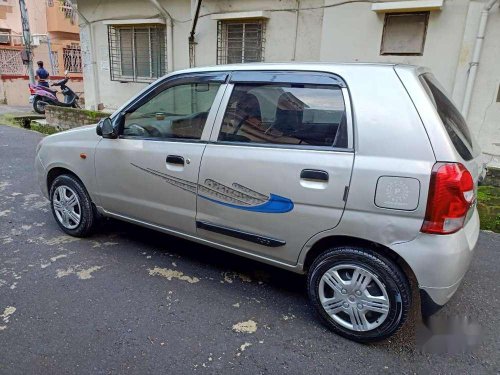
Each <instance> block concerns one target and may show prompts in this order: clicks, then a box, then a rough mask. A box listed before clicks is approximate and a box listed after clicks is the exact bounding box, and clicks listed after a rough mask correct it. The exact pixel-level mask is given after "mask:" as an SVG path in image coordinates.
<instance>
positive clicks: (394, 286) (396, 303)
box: [308, 247, 411, 342]
mask: <svg viewBox="0 0 500 375" xmlns="http://www.w3.org/2000/svg"><path fill="white" fill-rule="evenodd" d="M308 293H309V298H310V299H311V302H312V304H313V305H314V307H315V309H316V311H317V312H318V314H319V316H320V317H321V318H322V320H323V321H324V322H325V323H326V325H327V326H328V327H329V328H330V329H331V330H333V331H334V332H336V333H337V334H339V335H341V336H344V337H346V338H349V339H351V340H354V341H358V342H373V341H379V340H383V339H385V338H387V337H389V336H391V335H393V334H394V333H395V332H396V331H397V330H398V329H399V328H400V327H401V326H402V325H403V323H404V322H405V320H406V318H407V316H408V312H409V310H410V304H411V289H410V285H409V283H408V280H407V279H406V277H405V275H404V274H403V272H402V271H401V269H400V268H399V267H398V266H397V265H396V264H395V263H394V262H392V261H391V260H389V259H387V258H385V257H383V256H381V255H379V254H378V253H375V252H373V251H371V250H368V249H363V248H357V247H339V248H332V249H330V250H327V251H326V252H324V253H323V254H321V255H320V256H319V257H318V258H317V259H316V260H315V261H314V262H313V264H312V265H311V268H310V271H309V275H308Z"/></svg>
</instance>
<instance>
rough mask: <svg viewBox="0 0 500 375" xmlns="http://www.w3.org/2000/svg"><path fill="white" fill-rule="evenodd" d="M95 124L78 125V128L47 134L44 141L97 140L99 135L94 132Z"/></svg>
mask: <svg viewBox="0 0 500 375" xmlns="http://www.w3.org/2000/svg"><path fill="white" fill-rule="evenodd" d="M96 126H97V124H94V125H85V126H79V127H78V128H74V129H69V130H65V131H62V132H60V133H56V134H52V135H49V136H48V137H45V139H44V143H50V142H60V141H80V140H96V141H98V140H99V138H101V137H99V136H98V135H97V133H96V130H95V129H96Z"/></svg>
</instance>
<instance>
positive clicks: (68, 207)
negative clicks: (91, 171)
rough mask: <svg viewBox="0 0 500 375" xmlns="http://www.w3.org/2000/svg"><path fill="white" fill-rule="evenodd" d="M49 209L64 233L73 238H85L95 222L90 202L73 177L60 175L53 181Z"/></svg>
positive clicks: (83, 188)
mask: <svg viewBox="0 0 500 375" xmlns="http://www.w3.org/2000/svg"><path fill="white" fill-rule="evenodd" d="M63 196H64V198H63ZM75 202H76V203H75ZM50 207H51V209H52V214H53V215H54V218H55V220H56V222H57V224H58V225H59V227H60V228H61V229H62V230H63V231H64V232H65V233H67V234H69V235H70V236H74V237H86V236H88V235H89V234H90V233H91V231H92V227H93V225H94V223H95V221H96V215H95V212H94V208H93V205H92V201H91V199H90V197H89V195H88V193H87V190H86V189H85V187H84V186H83V184H82V183H81V182H80V181H79V180H78V179H77V178H75V177H74V176H71V175H61V176H58V177H56V178H55V179H54V181H53V182H52V185H51V186H50ZM77 218H78V220H77Z"/></svg>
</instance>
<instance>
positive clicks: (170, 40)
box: [149, 0, 174, 72]
mask: <svg viewBox="0 0 500 375" xmlns="http://www.w3.org/2000/svg"><path fill="white" fill-rule="evenodd" d="M149 1H151V3H152V4H153V5H154V6H155V8H156V9H158V11H159V12H160V13H161V15H162V16H163V18H165V22H166V23H167V29H168V31H167V71H168V72H172V71H173V70H174V20H173V18H172V16H171V15H170V13H169V12H168V11H167V10H166V9H165V7H164V6H163V5H161V4H160V3H159V2H158V0H149Z"/></svg>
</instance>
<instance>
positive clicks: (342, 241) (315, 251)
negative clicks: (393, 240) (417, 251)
mask: <svg viewBox="0 0 500 375" xmlns="http://www.w3.org/2000/svg"><path fill="white" fill-rule="evenodd" d="M334 246H335V247H339V246H359V247H363V248H368V249H370V250H373V251H375V252H376V253H378V254H380V255H382V256H385V257H386V258H389V259H390V260H392V261H393V262H395V263H396V264H397V265H398V266H399V267H400V268H401V270H402V271H403V273H404V274H405V276H406V278H407V279H408V282H409V283H410V285H411V287H412V288H414V287H417V286H418V282H417V278H416V276H415V274H414V272H413V270H412V269H411V267H410V265H409V264H408V263H407V262H406V261H405V260H404V259H403V258H402V257H401V256H400V255H399V254H398V253H396V252H395V251H394V250H392V249H390V248H389V247H387V246H384V245H381V244H379V243H377V242H374V241H370V240H366V239H363V238H357V237H352V236H344V235H335V236H328V237H324V238H321V239H319V240H318V241H316V242H315V243H314V244H313V245H312V246H311V248H310V249H309V250H308V251H307V253H306V254H305V258H304V262H303V265H302V269H303V271H304V272H305V273H307V272H308V270H309V267H310V266H311V264H312V263H313V262H314V259H316V258H317V257H318V256H319V255H320V254H322V253H323V252H324V251H325V250H327V249H329V248H331V247H334Z"/></svg>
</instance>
